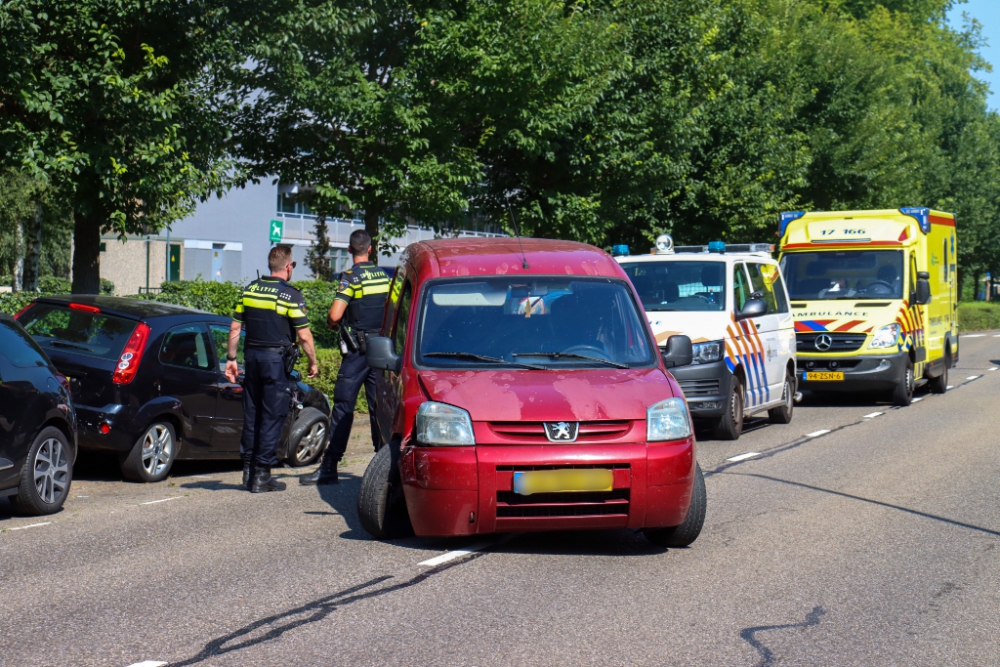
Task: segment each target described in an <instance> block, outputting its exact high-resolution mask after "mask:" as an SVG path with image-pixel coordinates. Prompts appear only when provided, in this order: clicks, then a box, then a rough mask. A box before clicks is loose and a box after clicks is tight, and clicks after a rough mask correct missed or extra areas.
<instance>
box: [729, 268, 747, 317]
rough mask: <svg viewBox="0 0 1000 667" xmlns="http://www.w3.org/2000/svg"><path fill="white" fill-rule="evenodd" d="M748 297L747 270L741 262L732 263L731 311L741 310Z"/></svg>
mask: <svg viewBox="0 0 1000 667" xmlns="http://www.w3.org/2000/svg"><path fill="white" fill-rule="evenodd" d="M749 298H750V285H749V284H747V272H746V270H745V269H744V268H743V265H742V264H733V312H734V313H738V312H740V311H741V310H743V306H745V305H746V302H747V299H749Z"/></svg>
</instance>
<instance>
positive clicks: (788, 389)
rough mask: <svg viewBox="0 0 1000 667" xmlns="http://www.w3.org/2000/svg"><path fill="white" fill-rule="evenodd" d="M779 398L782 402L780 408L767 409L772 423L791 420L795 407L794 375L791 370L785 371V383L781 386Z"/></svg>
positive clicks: (785, 422) (783, 422)
mask: <svg viewBox="0 0 1000 667" xmlns="http://www.w3.org/2000/svg"><path fill="white" fill-rule="evenodd" d="M781 399H782V400H783V401H784V404H783V405H782V406H781V407H780V408H771V409H770V410H768V411H767V416H768V419H770V420H771V423H772V424H788V423H789V422H791V421H792V411H793V410H794V409H795V376H794V375H792V372H791V371H785V384H784V385H783V386H782V388H781Z"/></svg>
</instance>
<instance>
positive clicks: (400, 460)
mask: <svg viewBox="0 0 1000 667" xmlns="http://www.w3.org/2000/svg"><path fill="white" fill-rule="evenodd" d="M522 244H523V252H522V248H521V246H519V244H518V241H517V240H516V239H488V240H484V239H469V240H466V239H454V240H435V241H425V242H420V243H414V244H412V245H410V246H409V247H407V248H406V250H405V251H404V252H403V254H402V257H401V258H400V265H399V269H398V270H397V271H396V275H395V278H394V279H393V282H392V287H391V288H390V297H389V299H388V300H387V303H386V312H385V316H384V321H383V325H382V336H380V337H371V338H369V339H368V344H367V361H368V365H369V366H370V367H372V368H374V369H376V370H377V371H379V372H378V381H377V386H378V391H377V405H376V407H375V414H376V416H377V419H378V424H379V427H380V430H381V433H382V443H381V444H382V445H383V446H382V447H381V448H380V449H379V450H378V453H377V454H376V455H375V458H374V459H372V462H371V463H370V464H369V466H368V469H367V470H366V471H365V475H364V479H363V480H362V484H361V491H360V493H359V496H358V510H359V515H360V518H361V523H362V525H363V526H364V528H365V529H366V530H367V531H368V532H370V533H371V534H372V535H373V536H375V537H376V538H380V539H389V538H393V537H397V536H401V535H404V534H408V533H409V531H410V528H411V526H412V531H413V532H414V533H416V534H417V535H442V536H443V535H470V534H477V533H502V532H520V531H537V530H564V529H565V530H570V529H572V530H579V529H601V528H604V529H606V528H633V529H642V530H643V531H644V532H645V534H646V536H647V537H648V538H649V539H650V540H651V541H653V542H654V543H656V544H660V545H663V546H686V545H688V544H690V543H692V542H693V541H694V540H695V539H696V538H697V537H698V534H699V532H700V531H701V526H702V523H703V522H704V518H705V504H706V500H705V482H704V479H703V478H702V474H701V470H700V468H699V467H698V464H697V463H696V461H695V441H694V436H693V434H692V430H691V419H690V415H689V413H688V409H687V405H686V404H685V402H684V394H683V393H682V392H681V390H680V388H679V387H678V385H677V383H676V382H675V381H674V379H673V378H672V377H671V376H670V374H669V373H668V371H667V369H668V368H671V367H674V366H681V365H685V364H689V363H691V341H690V339H688V338H687V337H686V336H674V337H673V338H671V339H670V340H669V341H668V344H667V350H666V352H665V353H664V354H662V355H661V354H660V351H659V350H658V348H657V346H656V343H655V341H654V338H653V335H652V332H651V331H650V329H649V324H648V323H647V321H646V318H645V317H644V316H643V311H642V308H641V306H640V302H639V300H638V299H637V298H636V295H635V292H634V290H633V289H632V285H631V283H630V282H629V281H628V279H627V278H626V276H625V273H624V272H623V271H622V269H621V267H620V266H619V265H618V263H617V262H615V261H614V259H612V258H611V256H610V255H608V254H607V253H605V252H604V251H602V250H599V249H598V248H594V247H592V246H589V245H584V244H582V243H573V242H568V241H553V240H542V239H523V240H522Z"/></svg>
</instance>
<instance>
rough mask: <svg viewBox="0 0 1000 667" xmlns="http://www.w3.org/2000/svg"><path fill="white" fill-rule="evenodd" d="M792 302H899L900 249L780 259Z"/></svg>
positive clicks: (789, 255)
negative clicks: (884, 300)
mask: <svg viewBox="0 0 1000 667" xmlns="http://www.w3.org/2000/svg"><path fill="white" fill-rule="evenodd" d="M781 271H782V273H783V274H784V275H785V283H786V284H787V285H788V294H789V296H790V297H791V298H792V299H802V300H811V299H901V298H902V296H903V253H902V252H901V251H899V250H848V251H826V252H792V253H787V254H785V255H784V256H783V257H782V258H781Z"/></svg>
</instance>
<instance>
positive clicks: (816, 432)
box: [806, 428, 830, 438]
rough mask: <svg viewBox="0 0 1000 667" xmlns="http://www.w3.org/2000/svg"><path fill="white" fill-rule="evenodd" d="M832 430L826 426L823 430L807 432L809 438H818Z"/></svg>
mask: <svg viewBox="0 0 1000 667" xmlns="http://www.w3.org/2000/svg"><path fill="white" fill-rule="evenodd" d="M829 432H830V429H828V428H825V429H823V430H822V431H813V432H812V433H806V437H807V438H818V437H819V436H821V435H826V434H827V433H829Z"/></svg>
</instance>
